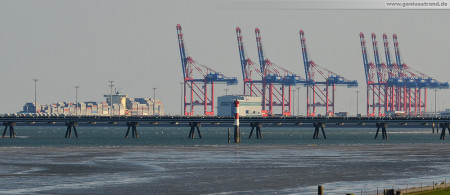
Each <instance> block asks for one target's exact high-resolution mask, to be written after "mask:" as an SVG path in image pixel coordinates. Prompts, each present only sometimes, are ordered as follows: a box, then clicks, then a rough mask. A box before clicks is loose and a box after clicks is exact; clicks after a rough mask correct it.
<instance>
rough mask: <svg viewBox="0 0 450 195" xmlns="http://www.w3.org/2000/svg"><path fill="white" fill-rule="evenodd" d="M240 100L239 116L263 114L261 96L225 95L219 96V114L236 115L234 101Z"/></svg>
mask: <svg viewBox="0 0 450 195" xmlns="http://www.w3.org/2000/svg"><path fill="white" fill-rule="evenodd" d="M235 100H239V116H262V113H261V110H262V106H261V97H251V96H244V95H225V96H220V97H218V98H217V102H218V108H217V115H218V116H234V101H235Z"/></svg>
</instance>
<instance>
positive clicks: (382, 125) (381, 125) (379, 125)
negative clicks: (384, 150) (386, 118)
mask: <svg viewBox="0 0 450 195" xmlns="http://www.w3.org/2000/svg"><path fill="white" fill-rule="evenodd" d="M376 127H377V132H376V133H375V139H377V138H378V133H379V132H380V128H381V136H382V138H383V140H386V139H388V135H387V131H386V128H387V127H388V124H387V123H377V124H376Z"/></svg>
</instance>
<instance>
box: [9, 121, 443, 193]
mask: <svg viewBox="0 0 450 195" xmlns="http://www.w3.org/2000/svg"><path fill="white" fill-rule="evenodd" d="M15 129H16V135H17V137H16V139H9V138H4V139H1V140H0V151H1V152H0V155H1V159H0V165H1V167H2V168H1V169H0V181H2V183H3V184H7V185H2V188H0V194H36V193H37V194H79V193H89V194H275V193H277V194H315V193H317V186H318V185H323V186H324V188H325V192H326V194H344V193H356V194H360V193H361V192H362V193H363V194H375V193H376V192H377V189H378V190H379V192H381V190H382V189H384V188H396V189H400V188H407V187H414V186H416V187H419V186H420V185H424V186H425V185H431V184H432V183H433V182H436V183H437V182H439V183H440V182H442V181H445V180H446V178H450V177H449V176H450V150H448V146H449V141H447V140H439V134H436V133H434V134H433V133H432V132H431V129H430V128H388V131H387V132H388V136H389V139H388V140H381V134H380V135H379V138H378V140H375V139H374V135H375V132H376V129H375V128H361V127H336V128H326V129H325V130H326V136H327V139H326V140H325V139H323V137H322V134H320V136H321V139H319V140H313V139H312V134H313V128H311V127H307V126H302V127H277V126H270V127H263V128H262V134H263V137H264V139H262V140H257V139H255V138H256V135H255V134H254V135H253V138H252V139H248V135H249V133H250V128H249V127H241V139H242V140H241V143H240V144H234V143H231V144H228V143H227V137H228V127H201V128H200V130H201V133H202V139H199V138H198V134H197V132H196V135H195V136H196V139H188V138H187V136H188V133H189V127H185V126H173V127H159V126H141V127H138V134H139V139H131V135H129V137H128V138H127V139H124V136H125V132H126V127H124V126H119V125H116V126H113V125H108V126H79V127H77V130H78V134H79V138H78V139H76V138H74V136H75V135H74V133H72V138H71V139H65V138H64V135H65V131H66V127H64V126H16V128H15ZM231 130H232V131H231V132H232V133H233V129H232V128H231ZM8 133H9V132H8ZM8 135H9V134H7V136H8ZM231 139H233V135H231ZM231 142H233V140H231Z"/></svg>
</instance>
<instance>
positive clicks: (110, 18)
mask: <svg viewBox="0 0 450 195" xmlns="http://www.w3.org/2000/svg"><path fill="white" fill-rule="evenodd" d="M336 2H337V3H336ZM355 2H356V1H355ZM355 2H352V1H321V3H322V4H321V3H318V4H313V3H311V2H306V1H300V0H285V1H276V0H266V1H254V0H244V1H229V0H228V1H227V0H185V1H182V0H152V1H144V0H142V1H140V0H127V1H125V0H122V1H114V0H94V1H92V0H81V1H60V0H51V1H50V0H49V1H45V0H40V1H37V0H36V1H31V0H30V1H21V0H1V1H0V67H1V70H0V72H1V76H0V98H1V101H0V113H13V112H17V111H19V110H21V109H22V106H23V105H24V104H25V102H32V101H34V82H33V81H32V79H33V78H38V79H39V81H38V97H37V99H38V103H39V104H49V103H54V102H59V101H71V102H73V101H75V89H74V86H76V85H79V86H80V88H79V97H78V99H79V101H104V98H103V95H104V94H107V93H109V87H108V82H107V81H109V80H114V81H115V82H114V85H115V86H116V88H117V89H119V90H120V91H121V92H122V93H125V94H128V96H129V97H153V90H152V88H153V87H156V88H157V90H156V96H157V99H161V100H162V101H163V103H164V104H165V109H166V114H179V113H180V84H179V82H180V81H182V72H181V64H180V56H179V50H178V42H177V35H176V25H177V24H181V25H182V27H183V34H184V38H185V42H186V47H187V50H188V53H189V55H190V56H192V57H193V58H194V59H195V60H197V61H198V62H200V63H202V64H204V65H208V66H210V67H211V68H213V69H215V70H218V71H219V72H222V73H224V74H225V75H227V76H230V77H237V78H238V79H239V82H240V83H239V85H237V86H226V85H225V86H222V85H216V94H217V95H218V96H219V95H223V94H224V93H225V90H224V89H225V88H229V89H230V91H228V93H229V94H230V93H233V94H241V93H242V81H241V80H242V76H241V71H240V62H239V53H238V49H237V43H236V34H235V28H236V27H238V26H239V27H241V29H242V33H243V36H244V42H245V46H246V48H247V53H248V55H249V57H251V58H252V59H253V61H254V62H257V61H258V60H257V50H256V43H255V35H254V29H255V27H259V28H260V30H261V37H262V41H263V45H264V50H265V52H266V54H267V57H268V58H270V59H271V61H272V62H274V63H275V64H277V65H280V66H283V67H285V68H287V69H289V70H291V71H293V72H295V73H297V74H299V75H301V76H303V77H304V69H303V62H302V56H301V48H300V41H299V35H298V31H299V30H300V29H303V30H304V31H305V37H306V40H307V46H308V51H309V53H310V57H311V59H312V60H314V61H315V62H316V63H317V64H319V65H321V66H324V67H326V68H328V69H331V70H333V71H335V72H338V73H339V74H341V75H343V76H344V77H346V78H348V79H351V80H354V79H355V80H358V82H359V87H358V88H350V89H347V88H345V87H344V88H338V89H337V92H336V93H337V96H336V104H337V105H336V111H337V112H339V111H350V112H351V113H356V103H355V102H356V94H355V91H356V90H359V91H361V92H362V93H360V96H359V97H360V106H359V111H360V112H363V113H365V104H364V102H365V101H364V100H365V91H366V87H365V77H364V70H363V64H362V57H361V50H360V43H359V33H360V32H364V33H365V34H366V40H367V41H369V40H370V39H368V37H369V35H370V34H371V33H372V32H374V33H376V34H377V35H378V37H379V39H378V40H379V42H381V41H382V39H381V35H382V33H387V34H388V35H389V41H390V42H391V46H392V45H393V44H392V34H393V33H396V34H398V39H399V44H400V50H401V54H402V58H403V61H404V62H406V63H407V64H408V65H409V66H410V67H413V68H414V69H417V70H419V71H422V72H424V73H426V74H428V75H430V76H433V77H434V78H436V79H437V80H439V81H445V82H447V81H449V80H450V79H448V75H449V73H450V71H449V70H450V68H449V61H450V59H449V56H450V55H449V54H450V52H449V51H450V37H449V35H450V25H449V24H450V12H449V11H450V10H449V9H443V10H436V9H422V10H413V9H387V8H385V7H383V6H382V5H384V4H376V3H377V1H370V2H369V1H366V2H367V3H366V4H364V3H359V4H357V5H354V4H352V3H355ZM380 2H381V3H384V1H380ZM447 2H448V1H447ZM327 3H331V4H332V6H330V5H331V4H327ZM372 4H376V5H380V6H379V7H373V8H372V7H371V6H373V5H372ZM321 6H322V7H323V8H322V7H321ZM333 6H336V8H333ZM380 49H382V48H380ZM368 51H369V53H370V54H369V56H370V59H371V61H373V55H372V48H371V44H370V45H369V50H368ZM381 51H383V50H381ZM391 52H392V53H391V54H392V55H393V48H391ZM382 53H383V52H382ZM381 58H382V61H385V60H384V55H382V56H381ZM300 92H301V95H300V113H303V114H306V108H305V107H306V106H305V104H306V103H305V96H306V95H305V93H306V89H305V88H301V91H300ZM437 94H438V104H437V106H438V109H440V110H442V109H444V108H450V99H449V98H448V97H450V96H449V95H450V92H449V90H441V91H438V92H437ZM296 99H297V97H296ZM428 99H429V102H428V103H429V104H428V105H429V107H430V108H431V107H432V108H433V111H434V92H431V91H430V92H429V96H428ZM297 105H298V104H297V103H296V106H297ZM296 112H297V111H296Z"/></svg>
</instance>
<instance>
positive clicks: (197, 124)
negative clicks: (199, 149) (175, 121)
mask: <svg viewBox="0 0 450 195" xmlns="http://www.w3.org/2000/svg"><path fill="white" fill-rule="evenodd" d="M189 126H190V127H191V130H190V131H189V135H188V138H191V139H194V137H195V128H197V133H198V137H199V138H200V139H202V134H201V133H200V127H201V126H202V124H201V123H200V122H189Z"/></svg>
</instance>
